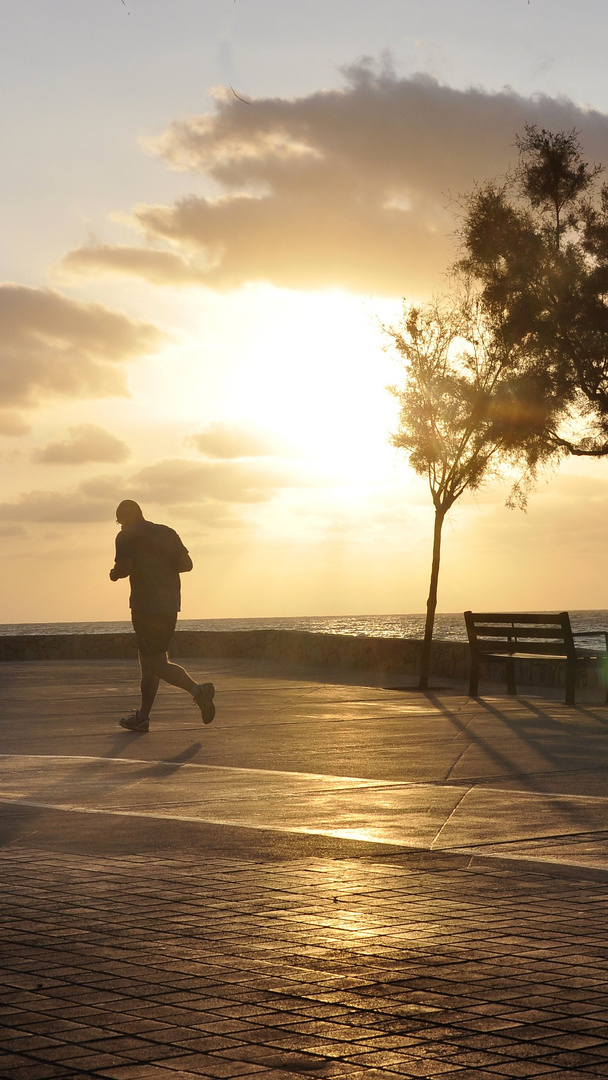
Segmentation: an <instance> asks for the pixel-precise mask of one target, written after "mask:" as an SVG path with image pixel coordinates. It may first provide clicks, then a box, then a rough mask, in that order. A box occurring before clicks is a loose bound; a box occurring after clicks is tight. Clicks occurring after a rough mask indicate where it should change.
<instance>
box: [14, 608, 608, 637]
mask: <svg viewBox="0 0 608 1080" xmlns="http://www.w3.org/2000/svg"><path fill="white" fill-rule="evenodd" d="M424 618H425V617H424V615H422V614H411V615H318V616H315V615H311V616H303V617H291V618H277V619H268V618H259V619H180V621H179V622H178V624H177V628H178V630H215V631H225V630H267V629H269V630H307V631H309V632H310V633H317V634H348V635H353V636H356V637H406V638H422V637H423V635H424ZM570 618H571V621H572V627H573V629H574V630H596V629H597V630H602V629H604V628H606V629H608V611H605V610H601V609H598V610H588V611H571V612H570ZM130 631H131V623H130V622H73V623H6V624H4V625H0V634H1V635H3V636H7V635H11V634H120V633H129V632H130ZM434 637H435V638H436V639H437V640H438V641H466V640H467V635H466V630H465V625H464V618H463V615H462V612H455V613H440V614H438V615H437V617H436V620H435V633H434ZM585 644H586V645H587V646H589V645H595V646H599V645H602V644H603V639H602V638H598V639H597V641H595V639H588V640H587V641H586V642H585Z"/></svg>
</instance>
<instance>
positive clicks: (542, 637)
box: [464, 611, 576, 659]
mask: <svg viewBox="0 0 608 1080" xmlns="http://www.w3.org/2000/svg"><path fill="white" fill-rule="evenodd" d="M464 618H465V622H466V626H467V633H468V636H469V644H470V646H471V649H473V650H474V651H475V652H477V653H479V654H483V653H486V652H490V653H502V654H504V655H506V656H508V655H509V653H527V654H529V655H531V656H533V655H539V656H542V655H543V654H546V655H552V656H564V657H566V658H569V659H574V657H575V655H576V651H575V647H574V638H573V636H572V627H571V626H570V616H569V615H568V612H567V611H560V612H555V613H553V612H551V613H549V614H546V613H545V614H539V613H538V612H521V611H520V612H505V611H501V612H474V611H465V613H464Z"/></svg>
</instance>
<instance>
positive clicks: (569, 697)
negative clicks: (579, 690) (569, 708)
mask: <svg viewBox="0 0 608 1080" xmlns="http://www.w3.org/2000/svg"><path fill="white" fill-rule="evenodd" d="M575 704H576V668H575V667H574V665H573V664H568V665H567V667H566V705H575Z"/></svg>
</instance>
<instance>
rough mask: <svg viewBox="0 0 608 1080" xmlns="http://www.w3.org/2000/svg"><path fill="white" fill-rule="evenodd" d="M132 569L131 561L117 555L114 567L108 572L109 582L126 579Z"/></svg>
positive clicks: (124, 556)
mask: <svg viewBox="0 0 608 1080" xmlns="http://www.w3.org/2000/svg"><path fill="white" fill-rule="evenodd" d="M132 568H133V559H130V558H128V557H127V556H126V555H117V556H116V561H115V563H114V566H113V567H112V569H111V570H110V581H118V580H119V578H123V577H128V576H129V574H130V573H131V570H132Z"/></svg>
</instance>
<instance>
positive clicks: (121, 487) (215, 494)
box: [80, 458, 293, 506]
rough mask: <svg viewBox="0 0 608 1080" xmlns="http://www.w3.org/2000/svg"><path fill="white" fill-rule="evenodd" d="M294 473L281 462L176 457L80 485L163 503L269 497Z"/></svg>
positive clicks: (91, 491) (102, 494) (90, 491)
mask: <svg viewBox="0 0 608 1080" xmlns="http://www.w3.org/2000/svg"><path fill="white" fill-rule="evenodd" d="M292 482H293V479H292V478H291V477H290V476H289V474H288V473H287V471H286V470H285V469H283V468H281V467H279V466H273V465H264V466H252V465H251V464H249V463H247V462H239V461H191V460H189V459H187V458H173V459H168V460H166V461H159V462H157V463H156V464H154V465H147V466H146V467H145V468H143V469H140V470H139V472H137V473H135V474H134V475H133V476H131V477H129V478H128V479H127V480H125V479H124V478H123V477H112V476H105V477H96V478H94V479H91V480H86V481H84V482H83V483H82V484H81V485H80V490H81V491H82V492H83V493H84V494H86V495H88V496H93V497H95V498H108V497H110V496H111V497H113V498H115V499H116V500H118V498H120V499H125V498H131V499H135V500H136V501H137V502H141V503H144V502H146V501H147V502H151V503H155V504H157V505H159V506H178V505H186V506H187V505H191V504H195V503H200V502H205V501H207V500H211V501H216V502H234V503H251V502H266V501H267V500H268V499H270V498H272V496H273V494H274V493H275V492H276V491H277V489H279V488H283V487H289V486H290V485H291V484H292Z"/></svg>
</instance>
